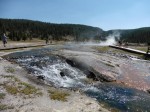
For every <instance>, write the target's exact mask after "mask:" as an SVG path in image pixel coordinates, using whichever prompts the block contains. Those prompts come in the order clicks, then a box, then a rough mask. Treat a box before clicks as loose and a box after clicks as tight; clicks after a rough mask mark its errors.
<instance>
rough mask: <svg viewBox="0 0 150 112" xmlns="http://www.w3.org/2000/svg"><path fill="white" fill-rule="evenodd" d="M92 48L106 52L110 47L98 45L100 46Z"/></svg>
mask: <svg viewBox="0 0 150 112" xmlns="http://www.w3.org/2000/svg"><path fill="white" fill-rule="evenodd" d="M94 49H96V50H98V51H99V52H107V51H108V50H109V49H110V47H108V46H100V47H94Z"/></svg>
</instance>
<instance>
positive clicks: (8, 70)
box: [5, 67, 15, 73]
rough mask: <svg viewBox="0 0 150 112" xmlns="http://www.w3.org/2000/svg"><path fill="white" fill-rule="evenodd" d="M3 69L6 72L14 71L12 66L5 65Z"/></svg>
mask: <svg viewBox="0 0 150 112" xmlns="http://www.w3.org/2000/svg"><path fill="white" fill-rule="evenodd" d="M5 71H6V72H7V73H14V72H15V69H14V68H12V67H5Z"/></svg>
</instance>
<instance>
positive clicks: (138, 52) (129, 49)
mask: <svg viewBox="0 0 150 112" xmlns="http://www.w3.org/2000/svg"><path fill="white" fill-rule="evenodd" d="M109 47H112V48H116V49H121V50H124V51H128V52H131V53H136V54H142V55H147V56H150V52H144V51H140V50H136V49H132V48H127V47H122V46H113V45H110V46H109Z"/></svg>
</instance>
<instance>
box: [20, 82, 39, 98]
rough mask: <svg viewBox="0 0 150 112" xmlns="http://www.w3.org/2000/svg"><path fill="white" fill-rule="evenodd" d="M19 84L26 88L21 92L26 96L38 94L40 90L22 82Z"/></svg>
mask: <svg viewBox="0 0 150 112" xmlns="http://www.w3.org/2000/svg"><path fill="white" fill-rule="evenodd" d="M19 84H20V85H23V86H24V88H23V89H22V90H21V91H20V92H21V93H23V94H25V95H30V94H34V93H37V91H38V89H36V88H35V87H34V86H32V85H30V84H27V83H25V82H21V83H19Z"/></svg>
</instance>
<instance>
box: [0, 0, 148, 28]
mask: <svg viewBox="0 0 150 112" xmlns="http://www.w3.org/2000/svg"><path fill="white" fill-rule="evenodd" d="M0 18H11V19H30V20H38V21H43V22H51V23H73V24H85V25H90V26H96V27H100V28H102V29H104V30H110V29H133V28H139V27H148V26H149V27H150V0H0Z"/></svg>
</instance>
